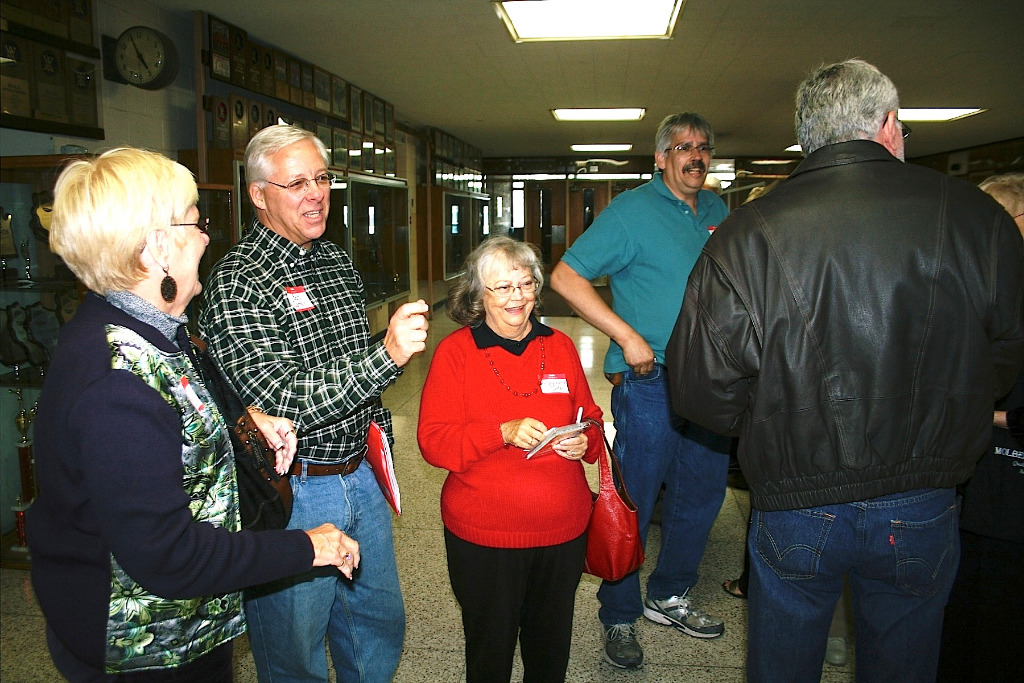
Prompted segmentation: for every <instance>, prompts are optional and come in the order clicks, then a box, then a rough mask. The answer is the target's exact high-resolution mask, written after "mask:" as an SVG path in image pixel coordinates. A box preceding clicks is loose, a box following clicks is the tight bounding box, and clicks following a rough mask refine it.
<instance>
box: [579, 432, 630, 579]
mask: <svg viewBox="0 0 1024 683" xmlns="http://www.w3.org/2000/svg"><path fill="white" fill-rule="evenodd" d="M601 436H602V438H603V439H604V446H605V450H606V451H607V453H608V455H607V456H602V457H601V459H600V466H599V467H600V475H601V490H600V491H599V492H598V493H597V494H596V495H595V496H594V509H593V510H592V511H591V513H590V523H589V524H588V525H587V559H586V561H585V562H584V564H583V571H585V572H586V573H587V574H592V575H593V576H596V577H598V578H600V579H604V580H605V581H618V580H619V579H621V578H622V577H624V576H626V575H627V574H629V573H630V572H634V571H636V570H637V569H639V568H640V565H642V564H643V563H644V544H643V541H642V540H641V539H640V526H639V523H638V522H637V514H636V505H634V504H633V501H632V499H630V497H629V493H628V492H627V491H626V485H625V484H624V483H623V482H622V473H621V471H620V469H619V461H618V459H617V458H616V457H615V451H613V450H612V447H611V444H609V443H608V437H607V436H605V435H604V430H603V429H601ZM609 462H611V465H610V466H609V464H608V463H609Z"/></svg>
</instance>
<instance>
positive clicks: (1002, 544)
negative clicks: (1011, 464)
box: [938, 475, 1024, 683]
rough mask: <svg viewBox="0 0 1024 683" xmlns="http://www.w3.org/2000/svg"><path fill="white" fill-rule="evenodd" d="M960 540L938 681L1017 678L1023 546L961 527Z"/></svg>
mask: <svg viewBox="0 0 1024 683" xmlns="http://www.w3.org/2000/svg"><path fill="white" fill-rule="evenodd" d="M1014 476H1019V475H1014ZM960 542H961V546H962V550H961V557H960V571H959V572H958V573H957V576H956V583H954V584H953V592H952V593H950V595H949V602H947V603H946V612H945V616H944V619H943V622H942V650H941V651H940V653H939V676H938V680H939V681H940V682H941V683H952V682H954V681H957V682H960V681H985V683H1001V682H1002V681H1019V680H1020V676H1021V671H1024V666H1022V664H1021V656H1020V639H1021V634H1022V633H1024V573H1022V571H1021V568H1022V567H1024V544H1021V543H1014V542H1013V541H1003V540H1000V539H997V538H989V537H987V536H979V535H977V534H972V533H970V532H969V531H963V530H961V531H960Z"/></svg>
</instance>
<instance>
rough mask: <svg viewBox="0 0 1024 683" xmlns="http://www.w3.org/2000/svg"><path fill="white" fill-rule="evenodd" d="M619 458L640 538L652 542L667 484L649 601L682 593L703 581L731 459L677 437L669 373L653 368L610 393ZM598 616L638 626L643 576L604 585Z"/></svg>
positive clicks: (630, 374) (607, 622)
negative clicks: (703, 567) (653, 522)
mask: <svg viewBox="0 0 1024 683" xmlns="http://www.w3.org/2000/svg"><path fill="white" fill-rule="evenodd" d="M612 415H613V417H614V419H615V445H614V448H615V455H616V456H618V458H619V463H620V464H621V465H622V477H623V480H624V481H625V484H626V490H627V491H628V492H629V495H630V497H631V498H632V499H633V502H634V503H636V506H637V509H638V518H639V522H640V535H641V537H642V538H643V540H644V543H645V544H646V543H647V531H648V529H649V527H650V524H651V514H652V513H653V512H654V504H655V502H657V500H658V493H659V492H660V491H661V487H662V484H664V485H665V496H664V499H663V501H662V509H661V552H660V553H659V555H658V565H657V567H655V569H654V572H653V573H652V574H651V577H650V579H648V581H647V596H648V597H650V598H653V599H657V600H661V599H663V598H667V597H670V596H673V595H682V594H683V593H685V592H686V590H687V589H689V588H690V587H691V586H693V585H694V584H696V583H697V567H698V566H699V565H700V560H701V557H702V556H703V555H704V547H705V546H706V545H707V541H708V533H709V532H710V531H711V525H712V524H713V523H714V521H715V517H717V516H718V511H719V510H720V509H721V507H722V501H723V500H724V498H725V478H726V474H727V472H728V469H729V456H728V455H726V454H724V453H716V452H715V451H712V450H710V449H709V448H707V447H706V446H702V445H701V444H699V443H696V442H694V441H692V440H690V439H688V438H686V437H684V436H683V435H682V434H680V433H679V431H677V429H678V428H679V427H680V426H681V421H680V418H678V417H677V416H676V415H674V413H673V412H672V407H671V404H670V401H669V388H668V375H667V374H666V372H665V367H664V366H662V365H655V366H654V370H652V371H651V372H650V373H649V374H647V375H642V376H638V375H636V374H635V373H634V372H632V371H628V372H626V373H625V374H624V377H623V381H622V384H621V385H619V386H617V387H615V388H614V389H612ZM597 598H598V600H600V602H601V609H600V611H599V612H598V617H599V618H600V619H601V623H603V624H605V625H611V624H623V623H631V622H634V621H636V620H637V619H638V618H639V617H640V615H641V614H643V600H642V598H641V596H640V574H639V572H633V573H632V574H629V575H627V576H626V577H625V578H623V579H621V580H619V581H615V582H610V581H604V582H602V583H601V588H600V589H598V592H597Z"/></svg>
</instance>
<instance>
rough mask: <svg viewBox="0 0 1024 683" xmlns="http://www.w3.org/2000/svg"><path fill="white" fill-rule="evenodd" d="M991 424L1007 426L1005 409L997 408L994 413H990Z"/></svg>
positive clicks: (1004, 427)
mask: <svg viewBox="0 0 1024 683" xmlns="http://www.w3.org/2000/svg"><path fill="white" fill-rule="evenodd" d="M992 424H993V425H994V426H996V427H1001V428H1003V429H1006V428H1007V427H1006V411H1005V410H997V411H995V414H993V415H992Z"/></svg>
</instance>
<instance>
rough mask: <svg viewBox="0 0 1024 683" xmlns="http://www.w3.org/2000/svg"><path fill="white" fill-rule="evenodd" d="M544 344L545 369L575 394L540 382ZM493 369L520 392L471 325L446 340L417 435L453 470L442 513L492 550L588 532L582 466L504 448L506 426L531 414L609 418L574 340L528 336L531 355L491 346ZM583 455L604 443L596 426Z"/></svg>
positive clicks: (564, 420)
mask: <svg viewBox="0 0 1024 683" xmlns="http://www.w3.org/2000/svg"><path fill="white" fill-rule="evenodd" d="M542 346H543V348H544V374H545V375H558V376H564V377H565V380H566V383H567V384H568V388H569V393H568V394H565V393H560V394H559V393H543V392H542V391H541V390H539V389H538V388H537V385H538V379H539V375H540V365H541V348H542ZM487 352H488V353H489V354H490V356H491V360H493V361H494V367H495V368H496V369H497V370H498V372H499V373H500V375H501V379H502V380H504V381H505V384H507V385H508V386H509V387H511V389H512V390H513V391H516V392H518V393H520V394H523V393H529V392H530V391H534V393H533V395H531V396H529V397H526V398H524V397H522V396H518V397H517V396H515V395H513V394H512V392H511V391H509V390H508V389H506V388H505V386H503V385H502V383H501V382H500V381H499V379H498V377H496V376H495V374H494V369H492V368H491V365H490V363H489V362H488V359H487V355H486V354H485V353H484V350H483V349H479V348H477V346H476V343H475V342H474V340H473V335H472V332H471V331H470V329H469V328H468V327H464V328H462V329H460V330H457V331H456V332H453V333H452V334H450V335H449V336H448V337H446V338H445V339H443V340H442V341H441V343H440V344H438V347H437V351H435V352H434V359H433V361H432V362H431V363H430V372H429V373H428V374H427V380H426V383H425V384H424V386H423V394H422V396H421V401H420V420H419V427H418V431H417V437H418V440H419V445H420V450H421V451H422V452H423V457H424V458H425V459H426V461H427V462H429V463H430V464H431V465H434V466H435V467H441V468H444V469H446V470H448V472H449V474H448V478H447V479H446V480H445V483H444V487H443V489H442V490H441V518H442V520H443V521H444V524H445V526H446V527H447V528H448V529H449V530H450V531H451V532H452V533H453V534H455V535H456V536H458V537H459V538H461V539H463V540H465V541H469V542H470V543H476V544H477V545H483V546H489V547H494V548H536V547H542V546H549V545H555V544H558V543H565V542H566V541H570V540H572V539H574V538H576V537H578V536H579V535H580V534H582V533H583V532H584V530H585V529H586V527H587V521H588V520H589V518H590V508H591V495H590V488H589V486H588V485H587V480H586V477H585V476H584V472H583V465H582V464H581V463H580V462H576V461H572V460H567V459H565V458H563V457H561V456H559V455H557V454H556V453H550V452H549V453H547V454H542V455H537V456H534V457H533V458H530V459H529V460H527V459H526V457H525V456H526V452H525V451H523V450H522V449H520V448H516V447H515V446H506V445H505V443H504V440H503V438H502V435H501V429H500V427H499V425H501V424H502V423H503V422H507V421H509V420H513V419H517V418H523V417H532V418H535V419H537V420H540V421H541V422H543V423H544V424H545V425H546V426H547V427H549V428H550V427H560V426H562V425H565V424H569V423H571V422H573V421H575V419H576V411H577V409H579V408H580V407H582V408H583V417H584V418H588V417H589V418H593V419H595V420H598V421H600V420H601V409H600V408H599V407H598V406H597V404H596V403H594V398H593V396H592V395H591V393H590V386H589V385H588V384H587V378H586V376H585V375H584V374H583V367H582V366H581V365H580V358H579V354H578V353H577V352H576V347H574V346H573V343H572V340H571V339H569V337H567V336H566V335H564V334H563V333H561V332H559V331H558V330H555V331H554V335H552V336H548V337H536V338H534V339H533V340H531V341H530V343H529V345H528V346H527V348H526V350H525V351H524V352H523V355H521V356H516V355H514V354H511V353H509V352H508V351H506V350H505V349H503V348H501V347H498V346H492V347H490V348H488V349H487ZM587 438H588V439H589V445H588V448H587V454H586V456H585V460H586V461H587V462H590V463H593V462H595V461H596V460H597V456H598V454H599V453H600V452H601V449H603V448H604V441H603V439H602V437H601V434H600V433H599V432H598V430H597V429H596V428H594V429H590V430H588V432H587Z"/></svg>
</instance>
